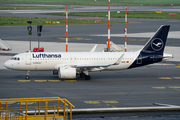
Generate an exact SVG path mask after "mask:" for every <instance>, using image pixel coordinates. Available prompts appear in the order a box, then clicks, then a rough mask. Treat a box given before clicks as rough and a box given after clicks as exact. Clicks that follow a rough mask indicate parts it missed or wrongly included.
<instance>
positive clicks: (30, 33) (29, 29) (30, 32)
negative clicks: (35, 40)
mask: <svg viewBox="0 0 180 120" xmlns="http://www.w3.org/2000/svg"><path fill="white" fill-rule="evenodd" d="M27 23H29V26H27V30H28V32H29V51H31V35H32V26H31V23H32V21H31V18H30V20H29V21H27Z"/></svg>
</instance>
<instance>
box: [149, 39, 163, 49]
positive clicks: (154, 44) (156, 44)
mask: <svg viewBox="0 0 180 120" xmlns="http://www.w3.org/2000/svg"><path fill="white" fill-rule="evenodd" d="M163 45H164V43H163V41H162V40H161V39H160V38H155V39H153V40H152V42H151V47H152V49H153V50H155V51H160V50H161V49H162V48H163Z"/></svg>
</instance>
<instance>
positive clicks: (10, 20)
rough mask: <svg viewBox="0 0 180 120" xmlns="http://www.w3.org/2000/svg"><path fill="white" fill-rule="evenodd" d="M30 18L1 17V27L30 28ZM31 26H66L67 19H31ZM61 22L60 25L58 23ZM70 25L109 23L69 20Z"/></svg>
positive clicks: (104, 22) (105, 22)
mask: <svg viewBox="0 0 180 120" xmlns="http://www.w3.org/2000/svg"><path fill="white" fill-rule="evenodd" d="M27 21H29V18H27V17H0V26H28V25H29V24H28V23H27ZM31 21H32V24H31V25H38V21H39V22H40V24H41V25H65V24H66V20H65V19H48V18H31ZM58 22H60V23H58ZM111 23H124V22H123V21H112V22H111ZM68 24H69V25H75V24H107V21H101V22H97V23H95V20H77V19H69V20H68Z"/></svg>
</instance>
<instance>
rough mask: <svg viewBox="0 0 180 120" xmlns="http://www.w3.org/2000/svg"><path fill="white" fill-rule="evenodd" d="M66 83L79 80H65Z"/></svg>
mask: <svg viewBox="0 0 180 120" xmlns="http://www.w3.org/2000/svg"><path fill="white" fill-rule="evenodd" d="M64 81H65V82H76V81H77V80H64Z"/></svg>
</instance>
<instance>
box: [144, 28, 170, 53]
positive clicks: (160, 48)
mask: <svg viewBox="0 0 180 120" xmlns="http://www.w3.org/2000/svg"><path fill="white" fill-rule="evenodd" d="M169 28H170V25H162V26H161V27H160V28H159V29H158V30H157V31H156V33H155V34H154V36H153V37H152V38H150V40H149V41H148V42H147V43H146V45H145V46H144V48H143V49H142V51H141V52H142V53H155V54H162V53H163V52H164V47H165V45H166V40H167V36H168V32H169Z"/></svg>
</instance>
